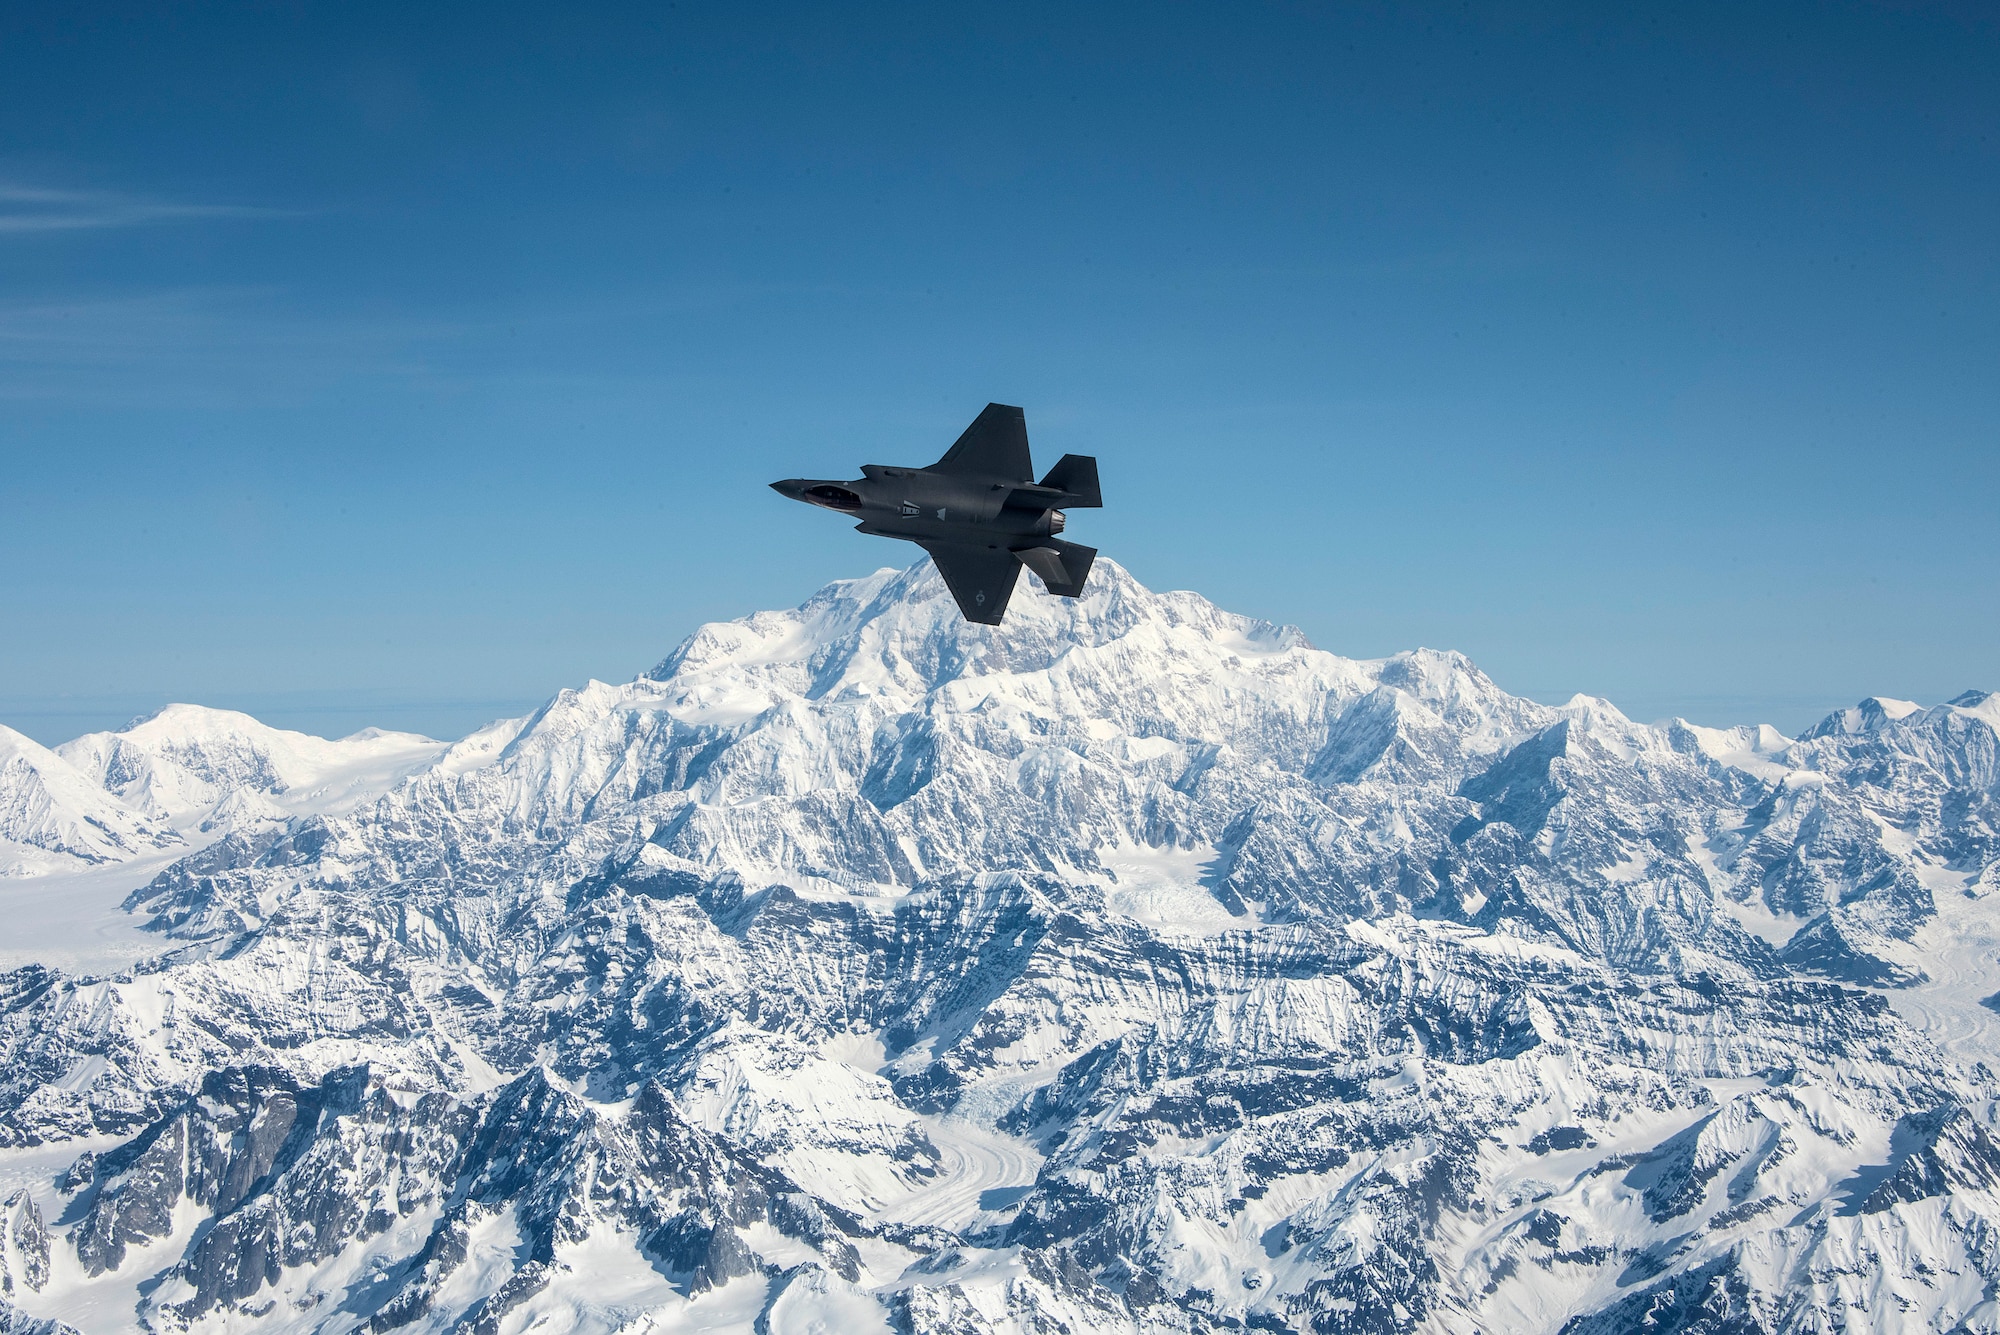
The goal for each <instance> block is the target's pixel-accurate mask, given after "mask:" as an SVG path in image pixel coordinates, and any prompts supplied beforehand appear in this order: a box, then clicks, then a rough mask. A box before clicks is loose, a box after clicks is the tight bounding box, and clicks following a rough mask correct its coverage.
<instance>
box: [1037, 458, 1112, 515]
mask: <svg viewBox="0 0 2000 1335" xmlns="http://www.w3.org/2000/svg"><path fill="white" fill-rule="evenodd" d="M1042 485H1043V486H1045V487H1054V488H1056V489H1057V490H1058V491H1062V492H1066V493H1068V494H1067V495H1065V496H1064V497H1063V499H1062V504H1064V505H1069V506H1074V507H1075V508H1077V509H1079V510H1090V509H1101V508H1103V505H1104V501H1103V499H1102V498H1101V497H1100V496H1099V495H1098V491H1097V459H1096V458H1095V456H1092V455H1088V454H1065V455H1064V456H1063V457H1062V458H1060V459H1058V460H1056V466H1055V467H1054V468H1051V469H1050V470H1049V475H1048V476H1047V477H1045V478H1043V479H1042Z"/></svg>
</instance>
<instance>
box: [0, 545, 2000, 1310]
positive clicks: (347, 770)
mask: <svg viewBox="0 0 2000 1335" xmlns="http://www.w3.org/2000/svg"><path fill="white" fill-rule="evenodd" d="M1028 584H1029V587H1027V588H1024V589H1023V590H1022V591H1021V595H1020V597H1019V598H1018V599H1017V602H1016V604H1015V606H1014V608H1013V610H1012V612H1011V613H1010V616H1009V619H1008V622H1007V624H1006V625H1005V626H1003V627H999V628H988V627H981V626H970V625H967V624H966V623H964V622H963V621H962V619H961V618H960V617H959V616H958V613H957V609H956V607H955V606H954V605H953V603H952V601H951V599H950V597H949V595H948V593H947V592H946V590H945V589H944V586H943V585H942V583H941V582H940V581H939V580H938V579H937V578H936V576H935V574H934V573H932V572H931V571H930V569H929V568H928V563H924V564H923V565H921V566H918V567H913V568H911V569H909V570H904V571H893V570H884V571H880V572H877V573H876V574H874V575H872V576H869V577H867V578H864V579H858V580H849V581H842V582H839V583H836V584H833V585H830V586H828V587H827V588H826V589H824V590H822V591H821V592H820V593H818V594H817V595H815V596H814V597H813V598H811V599H809V600H808V601H807V602H806V603H804V604H803V605H802V606H800V607H798V608H795V609H791V610H788V611H771V612H760V613H757V614H755V615H752V616H749V617H745V618H743V619H741V620H738V621H732V622H727V623H719V624H712V625H707V626H703V627H701V628H700V629H698V630H697V631H696V632H695V633H694V634H693V635H691V636H689V637H688V638H687V639H686V640H685V641H684V642H683V643H682V644H681V645H680V646H679V647H678V648H677V649H675V650H674V652H673V653H671V654H670V655H668V656H667V657H666V658H665V659H664V660H663V661H661V662H660V663H659V664H658V665H657V666H655V667H654V668H652V669H651V670H649V671H647V672H645V673H643V674H641V675H639V676H638V677H636V678H635V679H633V680H631V681H629V682H624V683H620V684H607V683H602V682H590V683H588V684H586V685H585V686H583V687H580V688H578V689H573V690H565V691H562V692H560V693H559V694H558V695H556V696H555V697H554V698H553V699H551V700H550V701H548V703H547V704H546V705H544V706H543V707H542V708H541V709H540V710H538V711H537V712H535V713H534V714H532V715H530V716H528V717H526V718H520V719H511V720H504V721H501V722H497V723H494V724H492V725H490V726H489V727H487V728H484V729H482V730H480V731H479V732H476V733H474V734H473V735H471V736H469V737H466V738H464V739H461V740H459V741H457V742H451V743H446V742H440V741H432V740H430V739H427V738H420V737H414V736H410V735H407V734H390V733H377V732H372V731H371V732H368V733H362V734H356V735H355V736H354V737H352V738H345V739H340V740H338V741H327V740H325V739H319V738H309V737H305V736H303V735H302V734H296V733H284V732H281V731H279V730H276V729H271V728H267V727H265V726H264V725H262V724H260V723H258V722H257V721H256V720H254V719H251V718H249V717H247V716H244V715H238V714H230V713H227V712H225V711H219V710H205V709H200V708H197V707H194V706H174V707H171V708H170V709H168V710H166V711H163V712H162V713H160V714H158V715H155V716H154V717H152V718H150V719H147V720H143V721H140V722H138V723H135V724H134V725H132V726H130V727H128V728H125V729H122V730H119V731H116V732H110V733H98V734H92V735H90V736H88V737H83V738H79V739H77V740H76V741H74V742H71V743H67V744H65V745H64V746H62V747H58V748H54V749H49V748H44V747H40V746H38V745H36V744H35V743H33V742H31V741H29V740H28V739H26V738H24V737H21V736H20V735H19V734H16V733H12V732H10V731H5V730H0V906H5V907H6V909H7V912H8V914H9V917H10V920H11V921H13V922H14V924H15V928H16V930H15V931H14V932H13V933H12V934H11V935H12V939H11V940H8V941H4V942H0V967H5V968H7V969H8V971H7V972H4V973H0V1052H4V1055H5V1062H4V1065H0V1331H19V1332H30V1331H32V1332H36V1333H37V1335H41V1333H42V1332H50V1333H53V1332H59V1331H62V1330H65V1329H75V1330H85V1331H91V1332H97V1331H121V1330H145V1331H162V1332H164V1331H175V1332H179V1331H257V1332H264V1331H271V1332H277V1331H287V1332H289V1331H299V1332H306V1331H315V1332H317V1331H326V1332H336V1331H338V1332H346V1331H358V1330H364V1329H365V1330H368V1331H371V1332H384V1331H405V1330H407V1331H461V1330H462V1331H485V1332H502V1331H508V1332H511V1331H517V1330H526V1329H530V1328H538V1329H551V1330H578V1331H605V1332H610V1331H630V1332H639V1331H648V1332H670V1331H696V1330H705V1331H727V1330H740V1331H746V1332H747V1331H758V1332H793V1331H798V1332H804V1331H811V1330H824V1331H835V1330H837V1331H870V1330H877V1331H898V1332H941V1333H942V1332H952V1333H954V1335H958V1333H965V1335H971V1333H973V1332H982V1333H983V1332H1054V1331H1067V1332H1075V1333H1077V1335H1085V1333H1089V1332H1142V1331H1143V1332H1167V1331H1176V1332H1192V1331H1210V1330H1265V1331H1302V1332H1303V1331H1314V1332H1364V1331H1404V1330H1422V1331H1436V1332H1461V1331H1491V1332H1516V1331H1520V1332H1542V1331H1546V1332H1565V1333H1567V1335H1586V1333H1591V1335H1608V1333H1610V1332H1623V1331H1636V1330H1646V1331H1686V1332H1807V1331H1813V1332H1818V1331H1833V1330H1841V1331H1874V1332H1884V1333H1885V1335H1886V1333H1887V1332H1893V1331H1908V1330H1936V1331H1959V1330H1963V1331H1982V1330H1983V1331H1996V1330H2000V1297H1996V1295H2000V1098H1997V1097H1996V1096H1997V1095H2000V1089H1996V1077H1995V1073H1994V1066H1995V1064H1996V1063H2000V1012H1996V1010H1995V1008H1994V1007H1995V1006H2000V999H1996V994H2000V899H1996V897H1995V896H1994V893H1993V892H1994V891H1995V890H1996V889H2000V841H1997V840H1996V829H2000V818H1997V817H1996V801H1997V800H2000V747H1997V746H1996V739H2000V698H1996V697H1995V696H1993V695H1990V694H1985V693H1981V692H1971V693H1968V694H1966V695H1964V696H1961V697H1959V698H1957V699H1955V700H1953V701H1950V702H1948V703H1945V704H1939V705H1935V706H1929V707H1920V706H1918V705H1915V704H1912V703H1909V702H1903V701H1894V700H1888V699H1876V700H1869V701H1864V702H1862V703H1861V704H1859V705H1858V706H1855V707H1853V708H1848V709H1842V710H1839V711H1837V712H1835V713H1833V714H1831V715H1829V716H1828V717H1827V718H1826V719H1825V720H1824V721H1823V722H1822V723H1820V724H1819V725H1817V726H1816V727H1814V728H1812V729H1811V730H1809V731H1808V732H1807V733H1806V734H1805V735H1803V736H1801V737H1798V738H1788V737H1784V736H1781V735H1779V734H1778V733H1777V732H1775V731H1774V730H1772V729H1770V728H1735V729H1712V728H1703V727H1698V726H1695V725H1692V724H1689V723H1686V722H1682V721H1679V720H1675V721H1671V722H1668V723H1664V724H1640V723H1636V722H1634V721H1632V720H1630V719H1628V718H1626V717H1625V716H1624V715H1623V714H1621V713H1620V712H1619V711H1618V710H1617V709H1616V708H1614V707H1613V706H1612V705H1611V704H1609V703H1608V702H1606V701H1603V700H1599V699H1594V698H1590V697H1584V696H1579V697H1577V698H1575V699H1573V700H1571V701H1570V702H1568V703H1567V704H1565V705H1561V706H1548V705H1543V704H1539V703H1536V702H1533V701H1529V700H1525V699H1522V698H1519V697H1515V696H1511V695H1509V694H1507V693H1506V692H1504V691H1502V690H1500V689H1499V688H1498V687H1497V686H1496V685H1495V684H1494V683H1493V682H1492V681H1491V680H1489V679H1488V678H1487V677H1486V676H1485V675H1484V674H1483V673H1482V672H1480V671H1479V669H1478V668H1477V667H1475V666H1474V665H1473V664H1472V663H1471V662H1470V661H1469V660H1467V659H1466V658H1465V657H1463V656H1462V655H1459V654H1455V653H1449V652H1439V651H1432V650H1417V651H1413V652H1410V653H1404V654H1399V655H1396V656H1394V657H1391V658H1387V659H1379V660H1355V659H1347V658H1342V657H1339V656H1337V655H1335V654H1331V653H1327V652H1324V651H1322V650H1319V649H1317V648H1315V647H1314V646H1313V645H1311V644H1310V643H1308V642H1307V640H1306V638H1305V637H1304V636H1303V635H1301V634H1300V633H1299V632H1298V631H1297V630H1295V629H1292V628H1290V627H1285V626H1279V625H1273V624H1269V623H1265V622H1260V621H1256V620H1253V619H1250V618H1245V617H1241V616H1236V615H1233V614H1231V613H1228V612H1226V611H1223V610H1222V609H1219V608H1217V607H1215V606H1214V605H1213V604H1211V603H1209V602H1208V601H1206V600H1205V599H1203V598H1201V597H1199V596H1198V595H1195V594H1192V593H1186V592H1168V593H1161V592H1155V591H1152V590H1149V589H1146V588H1144V587H1143V586H1141V585H1140V584H1139V583H1138V582H1137V581H1135V580H1134V579H1133V578H1132V577H1131V576H1130V575H1129V574H1128V573H1127V572H1125V571H1124V570H1123V569H1121V568H1120V567H1118V566H1117V565H1115V564H1113V563H1111V562H1109V561H1100V562H1099V564H1098V567H1097V572H1096V578H1095V579H1094V581H1093V584H1092V587H1091V589H1090V590H1089V592H1088V593H1087V594H1086V595H1085V596H1084V597H1083V598H1082V599H1079V600H1075V601H1071V600H1067V599H1058V598H1054V597H1050V596H1048V595H1046V594H1045V593H1044V592H1042V591H1041V590H1039V588H1037V587H1035V586H1034V585H1033V581H1028ZM113 901H116V904H115V915H114V903H113ZM114 919H115V920H114ZM65 934H67V938H74V939H67V938H66V936H65ZM1989 1002H1990V1003H1991V1004H1989Z"/></svg>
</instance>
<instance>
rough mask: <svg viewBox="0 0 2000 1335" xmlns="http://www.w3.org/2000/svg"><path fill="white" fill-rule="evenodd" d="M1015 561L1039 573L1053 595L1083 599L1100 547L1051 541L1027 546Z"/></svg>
mask: <svg viewBox="0 0 2000 1335" xmlns="http://www.w3.org/2000/svg"><path fill="white" fill-rule="evenodd" d="M1014 559H1015V560H1017V561H1019V562H1020V563H1021V564H1022V565H1024V566H1026V567H1028V569H1030V570H1032V571H1034V572H1035V574H1036V575H1037V576H1038V577H1039V578H1040V579H1041V581H1042V583H1043V584H1046V585H1047V586H1048V590H1049V592H1050V593H1053V594H1057V595H1059V596H1060V597H1064V598H1080V597H1082V596H1083V582H1084V581H1085V580H1087V579H1089V578H1090V565H1091V562H1093V561H1095V560H1096V559H1097V548H1095V547H1085V546H1083V545H1082V544H1080V543H1074V542H1064V541H1062V540H1061V539H1059V538H1057V539H1051V540H1049V541H1048V542H1045V543H1042V544H1040V545H1039V546H1035V547H1024V548H1021V549H1020V550H1018V551H1016V552H1015V553H1014Z"/></svg>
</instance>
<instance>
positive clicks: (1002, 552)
mask: <svg viewBox="0 0 2000 1335" xmlns="http://www.w3.org/2000/svg"><path fill="white" fill-rule="evenodd" d="M919 545H920V546H921V547H922V548H923V549H924V550H925V551H927V552H929V553H930V554H931V560H933V561H935V562H936V563H937V568H938V574H940V575H943V576H944V582H945V584H946V585H947V586H948V587H949V588H950V589H951V596H952V597H954V598H956V599H958V610H959V611H961V612H963V613H965V619H966V620H967V621H976V622H978V623H979V624H980V625H982V626H997V625H999V624H1000V618H1001V617H1003V616H1005V615H1007V600H1008V599H1009V598H1012V597H1013V596H1014V582H1015V581H1016V580H1017V579H1018V578H1019V577H1020V574H1021V563H1020V562H1019V561H1018V560H1016V559H1015V557H1014V553H1012V552H1010V551H1007V550H1006V549H1004V548H999V547H968V546H961V545H959V544H958V543H954V542H926V543H921V544H919Z"/></svg>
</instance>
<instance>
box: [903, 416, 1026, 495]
mask: <svg viewBox="0 0 2000 1335" xmlns="http://www.w3.org/2000/svg"><path fill="white" fill-rule="evenodd" d="M928 471H930V472H933V473H971V474H973V475H974V476H977V477H998V478H1005V479H1006V480H1007V481H1009V482H1033V481H1034V480H1035V466H1034V464H1033V463H1032V462H1030V460H1029V457H1028V416H1027V414H1026V413H1024V412H1022V411H1021V410H1020V409H1019V408H1014V407H1010V406H1009V405H1007V404H1004V403H989V404H987V405H986V411H984V412H982V413H980V414H979V416H977V417H975V418H973V419H972V425H971V426H969V427H967V428H965V432H964V434H963V435H961V436H959V438H958V441H957V443H955V444H954V445H953V446H952V447H951V448H950V449H948V450H946V451H945V452H944V458H942V459H940V460H938V461H937V462H936V463H934V464H932V465H931V466H930V468H929V470H928Z"/></svg>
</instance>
